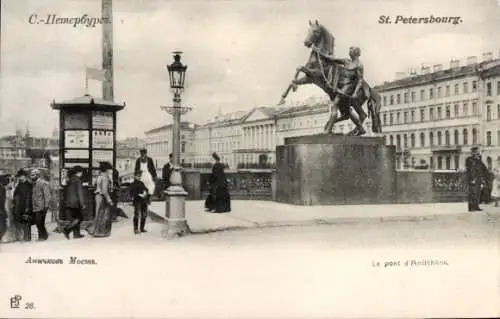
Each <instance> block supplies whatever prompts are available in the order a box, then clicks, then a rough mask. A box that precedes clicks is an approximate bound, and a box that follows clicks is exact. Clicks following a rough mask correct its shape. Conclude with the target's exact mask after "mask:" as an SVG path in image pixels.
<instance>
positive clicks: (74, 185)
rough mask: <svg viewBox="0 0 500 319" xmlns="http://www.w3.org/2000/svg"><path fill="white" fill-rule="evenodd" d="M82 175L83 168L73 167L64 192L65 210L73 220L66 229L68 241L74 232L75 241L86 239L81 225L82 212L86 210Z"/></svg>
mask: <svg viewBox="0 0 500 319" xmlns="http://www.w3.org/2000/svg"><path fill="white" fill-rule="evenodd" d="M82 175H83V167H81V166H75V167H73V168H72V169H71V170H70V171H69V180H68V185H66V188H65V192H64V209H65V210H66V212H67V215H68V217H70V219H71V223H70V224H69V225H68V226H67V227H65V229H64V236H65V237H66V238H67V239H69V235H70V233H71V232H73V238H75V239H77V238H82V237H84V235H82V234H81V233H80V224H81V222H82V220H83V213H82V211H83V210H85V209H86V202H85V196H84V189H83V184H82V179H81V178H82Z"/></svg>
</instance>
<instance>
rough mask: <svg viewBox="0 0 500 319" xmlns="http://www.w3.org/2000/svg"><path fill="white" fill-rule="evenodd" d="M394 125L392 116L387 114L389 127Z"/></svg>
mask: <svg viewBox="0 0 500 319" xmlns="http://www.w3.org/2000/svg"><path fill="white" fill-rule="evenodd" d="M393 124H394V114H392V113H391V114H389V125H393Z"/></svg>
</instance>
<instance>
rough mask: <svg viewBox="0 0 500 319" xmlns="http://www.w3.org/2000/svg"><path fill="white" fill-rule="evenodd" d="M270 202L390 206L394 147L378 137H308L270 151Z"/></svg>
mask: <svg viewBox="0 0 500 319" xmlns="http://www.w3.org/2000/svg"><path fill="white" fill-rule="evenodd" d="M276 160H277V163H276V164H277V165H276V173H277V183H276V184H277V185H276V188H277V189H276V201H277V202H282V203H290V204H295V205H336V204H387V203H394V202H395V200H396V156H395V147H394V146H388V145H385V141H384V138H383V137H360V136H339V135H311V136H299V137H293V138H287V139H285V145H283V146H278V147H277V148H276Z"/></svg>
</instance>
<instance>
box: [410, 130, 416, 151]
mask: <svg viewBox="0 0 500 319" xmlns="http://www.w3.org/2000/svg"><path fill="white" fill-rule="evenodd" d="M410 147H411V148H415V134H413V133H412V134H411V135H410Z"/></svg>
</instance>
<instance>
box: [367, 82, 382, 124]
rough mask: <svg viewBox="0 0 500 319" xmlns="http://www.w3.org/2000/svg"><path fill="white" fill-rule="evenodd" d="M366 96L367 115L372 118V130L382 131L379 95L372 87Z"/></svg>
mask: <svg viewBox="0 0 500 319" xmlns="http://www.w3.org/2000/svg"><path fill="white" fill-rule="evenodd" d="M369 90H370V96H369V98H368V102H367V107H368V116H369V117H370V118H371V119H372V132H373V133H382V121H381V120H380V109H381V107H382V103H381V98H380V95H379V94H378V93H377V92H376V91H374V90H373V89H372V88H370V89H369Z"/></svg>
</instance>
